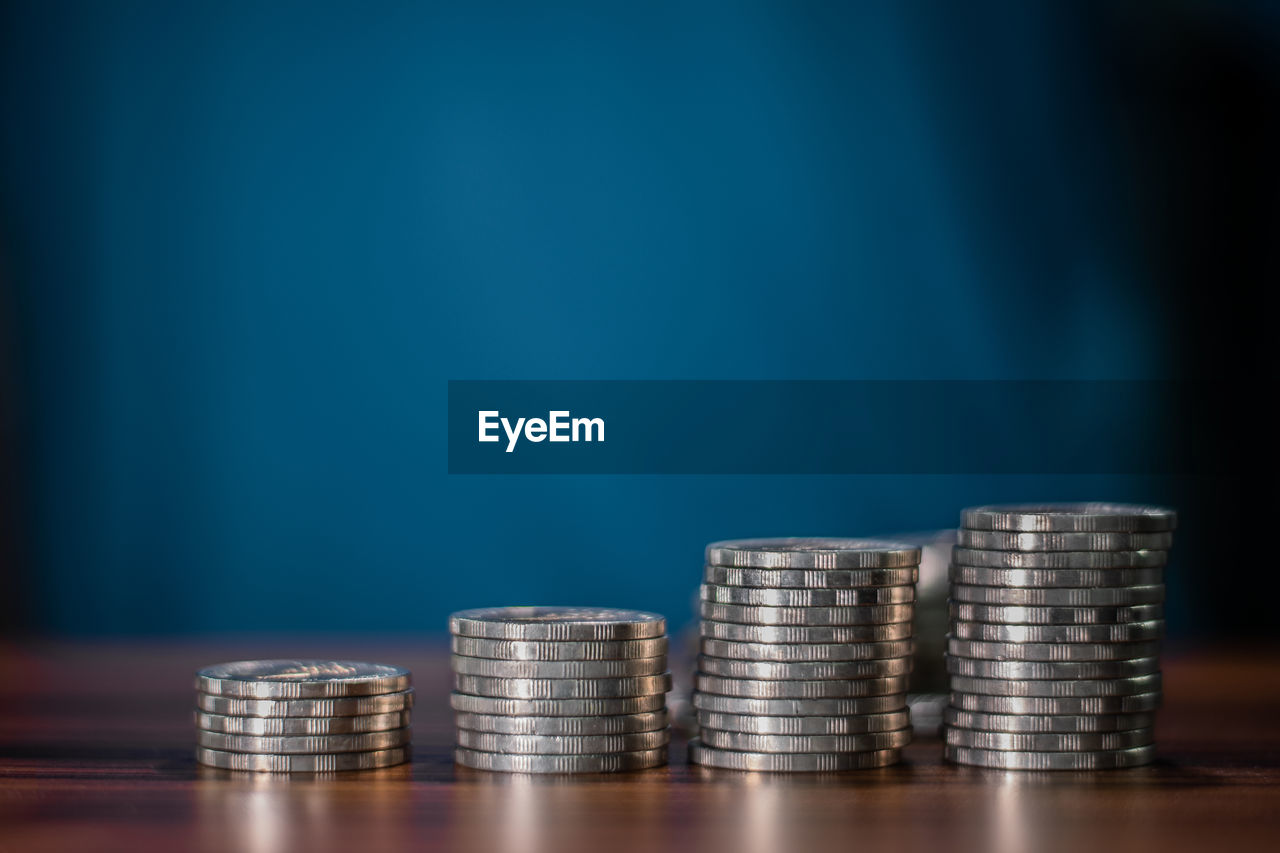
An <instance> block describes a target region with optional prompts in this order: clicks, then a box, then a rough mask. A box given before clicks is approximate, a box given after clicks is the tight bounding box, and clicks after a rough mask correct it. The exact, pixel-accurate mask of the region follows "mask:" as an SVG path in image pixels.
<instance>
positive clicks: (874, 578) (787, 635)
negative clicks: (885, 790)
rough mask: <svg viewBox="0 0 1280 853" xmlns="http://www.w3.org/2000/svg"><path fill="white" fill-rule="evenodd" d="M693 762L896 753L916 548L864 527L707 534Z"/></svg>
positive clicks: (864, 759) (792, 763)
mask: <svg viewBox="0 0 1280 853" xmlns="http://www.w3.org/2000/svg"><path fill="white" fill-rule="evenodd" d="M706 557H707V565H706V567H705V568H704V570H703V580H704V583H703V585H702V601H701V603H700V609H701V616H702V636H701V651H702V654H701V655H700V656H699V658H698V673H697V675H696V677H695V690H694V694H693V706H694V708H695V709H696V710H697V716H698V725H699V736H698V738H697V739H695V740H693V741H691V742H690V744H689V758H690V760H691V761H693V762H694V763H697V764H703V765H707V766H711V767H724V768H730V769H735V770H762V771H775V772H804V771H809V772H812V771H833V770H855V769H860V768H868V767H883V766H885V765H888V764H893V763H895V762H897V761H898V760H899V758H900V756H901V749H902V747H904V746H906V745H907V743H909V742H910V740H911V721H910V715H909V712H908V711H907V701H906V700H907V695H906V694H907V676H908V674H909V673H910V671H911V653H912V648H913V643H912V639H911V637H912V627H911V626H912V616H913V615H914V601H915V583H916V579H917V577H918V575H919V564H920V549H919V548H917V547H915V546H911V545H904V544H899V543H894V542H881V541H873V540H862V539H748V540H741V541H736V542H716V543H713V544H711V545H708V546H707V552H706Z"/></svg>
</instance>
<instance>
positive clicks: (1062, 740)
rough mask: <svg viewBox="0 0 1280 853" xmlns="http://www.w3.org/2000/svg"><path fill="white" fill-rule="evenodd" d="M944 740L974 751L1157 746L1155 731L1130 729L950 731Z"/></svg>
mask: <svg viewBox="0 0 1280 853" xmlns="http://www.w3.org/2000/svg"><path fill="white" fill-rule="evenodd" d="M943 739H944V740H945V741H946V742H947V743H949V744H951V745H952V746H966V747H969V748H971V749H999V750H1013V751H1021V752H1090V751H1097V750H1104V749H1129V748H1131V747H1135V746H1146V745H1147V744H1149V743H1154V742H1155V731H1154V730H1152V729H1150V728H1146V729H1130V730H1128V731H1123V732H1087V733H1080V734H1057V733H1050V734H1038V733H1037V734H1024V733H1021V732H983V731H974V730H972V729H960V728H954V727H950V726H949V727H947V728H946V729H945V731H944V732H943Z"/></svg>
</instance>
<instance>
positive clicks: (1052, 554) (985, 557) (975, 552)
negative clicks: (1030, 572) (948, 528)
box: [951, 548, 1169, 569]
mask: <svg viewBox="0 0 1280 853" xmlns="http://www.w3.org/2000/svg"><path fill="white" fill-rule="evenodd" d="M951 561H952V562H954V563H957V564H958V565H961V566H983V567H988V568H993V569H1156V568H1160V567H1162V566H1164V564H1165V563H1167V562H1168V561H1169V552H1168V551H1166V550H1158V551H1153V550H1141V551H991V550H988V549H985V548H953V549H951Z"/></svg>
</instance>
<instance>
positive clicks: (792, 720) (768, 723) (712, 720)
mask: <svg viewBox="0 0 1280 853" xmlns="http://www.w3.org/2000/svg"><path fill="white" fill-rule="evenodd" d="M698 725H700V726H704V727H706V728H708V729H719V730H720V731H722V732H750V733H752V734H759V735H857V734H864V733H866V732H888V731H893V730H894V729H902V728H906V727H907V726H909V725H911V714H910V712H909V711H906V710H902V711H889V712H887V713H884V714H858V715H855V716H844V717H761V716H756V715H752V714H718V713H716V712H715V711H699V712H698Z"/></svg>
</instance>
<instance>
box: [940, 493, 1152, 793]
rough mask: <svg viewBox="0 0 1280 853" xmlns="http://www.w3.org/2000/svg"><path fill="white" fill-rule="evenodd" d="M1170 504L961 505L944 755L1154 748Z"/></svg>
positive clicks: (980, 758) (1051, 764)
mask: <svg viewBox="0 0 1280 853" xmlns="http://www.w3.org/2000/svg"><path fill="white" fill-rule="evenodd" d="M1176 520H1177V518H1176V515H1175V514H1174V512H1173V511H1172V510H1168V509H1161V508H1158V507H1145V506H1132V505H1127V504H1103V503H1080V504H1027V505H1016V506H986V507H977V508H974V509H967V510H965V511H964V512H963V513H962V515H961V529H960V532H959V545H958V546H957V547H956V549H955V550H954V551H953V553H952V565H951V568H950V581H951V584H950V596H951V601H950V604H949V607H950V617H951V633H950V635H949V636H948V638H947V672H948V673H949V676H950V681H951V695H950V704H949V706H948V708H947V709H946V711H945V723H946V732H945V737H946V748H945V753H946V757H947V758H948V759H949V760H951V761H955V762H957V763H960V764H975V765H980V766H983V767H998V768H1003V769H1009V770H1100V769H1107V768H1115V767H1134V766H1137V765H1140V764H1146V763H1148V762H1150V761H1151V760H1152V758H1153V757H1154V755H1155V745H1154V736H1153V733H1154V729H1153V725H1154V722H1155V710H1156V708H1157V707H1158V706H1159V705H1160V696H1161V692H1160V687H1161V685H1160V668H1159V666H1160V662H1159V653H1160V639H1161V637H1162V636H1163V634H1164V605H1163V602H1164V584H1163V568H1164V565H1165V562H1166V560H1167V558H1168V549H1169V547H1170V545H1171V544H1172V538H1173V528H1174V525H1175V523H1176Z"/></svg>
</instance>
